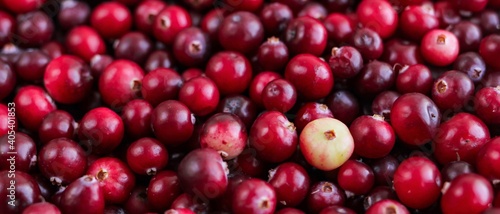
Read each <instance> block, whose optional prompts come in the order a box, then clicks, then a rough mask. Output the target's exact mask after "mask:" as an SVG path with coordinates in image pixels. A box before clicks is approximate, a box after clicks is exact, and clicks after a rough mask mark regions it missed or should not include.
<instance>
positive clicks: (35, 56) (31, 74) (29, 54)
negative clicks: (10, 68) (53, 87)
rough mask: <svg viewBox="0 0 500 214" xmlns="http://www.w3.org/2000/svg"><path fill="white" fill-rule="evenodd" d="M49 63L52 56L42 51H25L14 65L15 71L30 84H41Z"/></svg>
mask: <svg viewBox="0 0 500 214" xmlns="http://www.w3.org/2000/svg"><path fill="white" fill-rule="evenodd" d="M49 62H50V56H49V55H47V54H46V53H44V52H42V51H39V50H34V51H25V52H22V53H21V54H19V58H18V59H17V61H16V62H15V64H14V69H15V71H16V73H17V75H18V76H19V77H20V78H21V79H23V80H26V81H30V82H39V81H40V80H43V76H44V73H45V70H46V67H47V64H48V63H49Z"/></svg>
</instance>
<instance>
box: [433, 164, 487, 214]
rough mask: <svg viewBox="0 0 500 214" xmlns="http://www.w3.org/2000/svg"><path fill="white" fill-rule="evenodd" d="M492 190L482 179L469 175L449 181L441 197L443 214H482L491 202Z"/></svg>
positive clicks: (472, 174)
mask: <svg viewBox="0 0 500 214" xmlns="http://www.w3.org/2000/svg"><path fill="white" fill-rule="evenodd" d="M493 194H494V193H493V188H492V186H491V184H490V182H489V181H488V180H486V179H485V178H484V177H482V176H480V175H477V174H474V173H469V174H464V175H460V176H458V177H457V178H455V179H454V180H453V181H451V183H450V186H449V187H448V188H447V189H446V190H445V192H444V193H443V197H441V210H442V212H443V213H445V214H448V213H458V212H464V213H482V212H483V211H484V210H486V209H488V208H489V207H490V206H491V203H492V202H493Z"/></svg>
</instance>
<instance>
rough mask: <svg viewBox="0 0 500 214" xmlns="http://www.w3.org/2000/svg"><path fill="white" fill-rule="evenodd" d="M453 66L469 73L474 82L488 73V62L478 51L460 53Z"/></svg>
mask: <svg viewBox="0 0 500 214" xmlns="http://www.w3.org/2000/svg"><path fill="white" fill-rule="evenodd" d="M453 68H454V69H455V70H457V71H461V72H464V73H465V74H467V76H469V78H470V79H471V80H472V81H473V82H474V83H477V82H479V81H481V80H482V79H483V78H484V76H485V74H486V63H485V62H484V60H483V58H482V57H481V55H479V54H478V53H476V52H466V53H463V54H460V55H459V56H458V57H457V60H456V61H455V63H453Z"/></svg>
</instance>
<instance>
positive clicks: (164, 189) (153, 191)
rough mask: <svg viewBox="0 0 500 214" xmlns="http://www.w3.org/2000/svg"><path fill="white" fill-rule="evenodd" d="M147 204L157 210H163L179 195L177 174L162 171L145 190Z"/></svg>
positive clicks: (179, 188)
mask: <svg viewBox="0 0 500 214" xmlns="http://www.w3.org/2000/svg"><path fill="white" fill-rule="evenodd" d="M147 191H148V192H147V197H148V202H149V203H150V204H151V206H152V207H154V208H155V209H157V210H165V209H168V208H169V207H170V205H171V204H172V202H174V200H175V199H176V198H177V197H178V196H179V195H180V194H181V187H180V184H179V179H178V177H177V173H175V172H173V171H162V172H159V173H158V174H156V175H155V176H154V177H153V178H152V179H151V181H150V183H149V186H148V190H147Z"/></svg>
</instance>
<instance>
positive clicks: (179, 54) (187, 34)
mask: <svg viewBox="0 0 500 214" xmlns="http://www.w3.org/2000/svg"><path fill="white" fill-rule="evenodd" d="M172 49H173V53H174V56H175V58H176V59H177V61H178V62H180V63H181V64H183V65H190V66H195V65H200V64H202V63H204V62H205V61H206V60H207V59H208V57H209V55H210V52H211V41H210V39H209V37H208V35H207V34H206V33H204V32H203V31H202V30H201V29H200V28H196V27H190V28H186V29H183V30H181V31H180V32H179V33H178V34H177V36H176V37H175V40H174V43H173V48H172Z"/></svg>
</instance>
